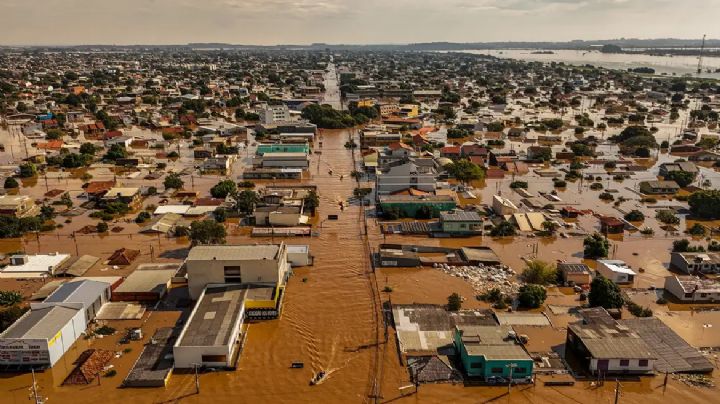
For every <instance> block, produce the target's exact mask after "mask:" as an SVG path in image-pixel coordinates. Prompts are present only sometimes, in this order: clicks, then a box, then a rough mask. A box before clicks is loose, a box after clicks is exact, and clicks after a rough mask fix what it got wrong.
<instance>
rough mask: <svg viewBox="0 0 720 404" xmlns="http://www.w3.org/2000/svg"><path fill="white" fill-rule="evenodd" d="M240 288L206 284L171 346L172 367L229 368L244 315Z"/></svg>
mask: <svg viewBox="0 0 720 404" xmlns="http://www.w3.org/2000/svg"><path fill="white" fill-rule="evenodd" d="M247 293H248V289H247V288H246V287H245V286H243V285H208V287H207V288H206V289H204V290H203V291H202V293H201V294H200V296H199V298H198V302H197V304H196V305H195V308H194V309H193V311H192V313H191V314H190V318H189V320H188V321H187V323H186V324H185V327H184V328H183V330H182V332H181V333H180V336H179V337H178V339H177V342H176V343H175V346H174V347H173V356H174V359H175V367H176V368H180V369H185V368H192V367H194V366H210V367H230V366H232V363H233V355H234V354H235V352H236V351H237V348H238V345H237V344H236V342H237V340H238V338H239V337H240V326H241V325H242V322H243V317H244V314H245V297H246V295H247Z"/></svg>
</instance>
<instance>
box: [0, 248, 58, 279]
mask: <svg viewBox="0 0 720 404" xmlns="http://www.w3.org/2000/svg"><path fill="white" fill-rule="evenodd" d="M69 259H70V255H69V254H60V253H51V254H36V255H28V254H18V255H13V256H11V257H10V265H8V266H6V267H5V268H3V269H2V270H0V278H42V277H46V276H52V275H54V274H55V272H56V271H57V270H58V268H60V267H61V266H62V264H64V263H65V262H67V261H68V260H69Z"/></svg>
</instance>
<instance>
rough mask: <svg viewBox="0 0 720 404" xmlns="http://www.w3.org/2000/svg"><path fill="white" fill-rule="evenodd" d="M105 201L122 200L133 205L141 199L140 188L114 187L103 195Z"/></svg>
mask: <svg viewBox="0 0 720 404" xmlns="http://www.w3.org/2000/svg"><path fill="white" fill-rule="evenodd" d="M102 200H103V201H104V202H122V203H125V204H128V205H133V204H135V203H137V202H138V201H140V188H136V187H126V188H122V187H113V188H110V189H109V190H108V191H107V192H106V193H105V195H104V196H103V197H102Z"/></svg>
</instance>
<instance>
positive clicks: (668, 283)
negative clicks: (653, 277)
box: [663, 276, 720, 302]
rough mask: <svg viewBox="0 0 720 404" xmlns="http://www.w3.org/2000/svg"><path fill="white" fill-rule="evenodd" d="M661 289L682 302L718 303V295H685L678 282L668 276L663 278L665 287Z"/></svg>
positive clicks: (719, 294)
mask: <svg viewBox="0 0 720 404" xmlns="http://www.w3.org/2000/svg"><path fill="white" fill-rule="evenodd" d="M663 288H664V289H665V290H666V291H667V292H668V293H670V294H671V295H673V296H675V297H676V298H677V299H678V300H681V301H683V302H710V301H720V293H703V292H702V291H697V292H690V293H687V294H686V293H685V290H684V289H683V288H682V286H681V285H680V282H679V281H678V279H677V278H675V277H674V276H668V277H667V278H665V286H664V287H663Z"/></svg>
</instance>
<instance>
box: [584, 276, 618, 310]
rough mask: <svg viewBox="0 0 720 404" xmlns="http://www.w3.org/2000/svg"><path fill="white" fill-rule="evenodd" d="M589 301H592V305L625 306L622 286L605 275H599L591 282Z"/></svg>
mask: <svg viewBox="0 0 720 404" xmlns="http://www.w3.org/2000/svg"><path fill="white" fill-rule="evenodd" d="M588 303H590V307H603V308H605V309H619V308H621V307H622V306H623V303H624V300H623V297H622V294H621V293H620V288H619V287H618V285H616V284H615V282H613V281H611V280H610V279H607V278H605V277H603V276H598V277H596V278H595V279H593V281H592V283H591V284H590V294H589V295H588Z"/></svg>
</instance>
